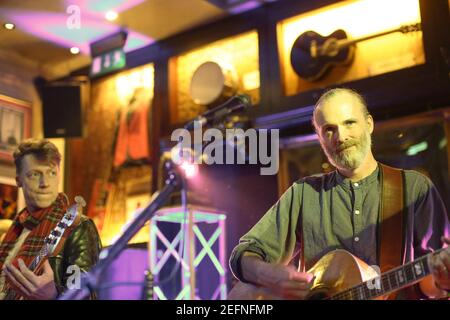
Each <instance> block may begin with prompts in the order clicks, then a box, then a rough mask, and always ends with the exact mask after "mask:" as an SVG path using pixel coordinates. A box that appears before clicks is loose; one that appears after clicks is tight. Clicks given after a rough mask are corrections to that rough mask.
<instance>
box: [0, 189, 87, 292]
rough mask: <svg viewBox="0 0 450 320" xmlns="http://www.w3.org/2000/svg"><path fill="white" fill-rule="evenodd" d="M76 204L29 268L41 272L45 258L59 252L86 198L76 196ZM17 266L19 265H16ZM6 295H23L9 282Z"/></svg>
mask: <svg viewBox="0 0 450 320" xmlns="http://www.w3.org/2000/svg"><path fill="white" fill-rule="evenodd" d="M75 202H76V203H75V204H73V205H72V206H71V207H69V208H68V209H67V211H66V213H65V214H64V216H63V217H62V218H61V221H60V222H59V223H58V224H57V225H56V227H55V228H54V229H53V230H52V231H51V232H50V234H49V235H47V236H46V237H45V239H44V245H43V246H42V248H41V250H40V251H39V253H38V255H37V256H36V257H35V258H34V259H33V261H32V262H31V263H30V265H28V269H30V270H31V271H33V272H34V273H35V274H39V273H40V272H41V270H42V267H43V266H44V262H45V260H47V259H48V257H50V256H52V255H55V254H57V253H58V252H59V251H60V250H61V247H62V245H63V241H61V240H62V239H63V235H65V233H66V232H67V230H68V229H69V227H70V226H72V225H76V224H77V223H78V221H79V219H80V215H79V213H78V212H79V211H81V207H84V206H85V205H86V202H85V201H84V199H83V198H82V197H80V196H76V197H75ZM16 267H17V266H16ZM2 291H3V292H4V293H5V297H4V298H3V300H22V299H23V297H22V296H21V295H20V294H18V293H17V292H16V291H15V290H14V289H13V288H12V287H11V286H10V285H9V284H8V283H7V282H5V284H4V286H3V290H2Z"/></svg>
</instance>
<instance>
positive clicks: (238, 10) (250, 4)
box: [228, 1, 261, 14]
mask: <svg viewBox="0 0 450 320" xmlns="http://www.w3.org/2000/svg"><path fill="white" fill-rule="evenodd" d="M260 5H261V3H260V2H259V1H249V2H244V3H243V4H241V5H238V6H235V7H232V8H230V9H229V10H228V12H230V13H232V14H239V13H242V12H245V11H249V10H252V9H255V8H257V7H259V6H260Z"/></svg>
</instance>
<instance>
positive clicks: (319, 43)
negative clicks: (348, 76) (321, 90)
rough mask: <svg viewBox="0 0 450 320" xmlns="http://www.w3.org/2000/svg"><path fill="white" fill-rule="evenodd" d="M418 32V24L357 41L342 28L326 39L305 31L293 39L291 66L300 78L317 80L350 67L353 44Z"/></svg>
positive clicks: (315, 33)
mask: <svg viewBox="0 0 450 320" xmlns="http://www.w3.org/2000/svg"><path fill="white" fill-rule="evenodd" d="M420 30H421V25H420V23H415V24H411V25H404V26H401V27H399V28H396V29H392V30H388V31H384V32H380V33H377V34H372V35H369V36H365V37H361V38H358V39H348V37H347V33H346V32H345V31H344V30H342V29H339V30H336V31H334V32H333V33H331V34H330V35H329V36H326V37H324V36H321V35H320V34H318V33H317V32H315V31H306V32H305V33H302V34H301V35H300V36H299V37H298V38H297V39H296V40H295V42H294V45H293V46H292V49H291V65H292V67H293V69H294V71H295V72H296V73H297V74H298V75H299V76H300V77H301V78H303V79H305V80H307V81H316V80H319V79H320V78H322V77H323V76H324V75H325V74H326V73H327V71H329V70H330V69H331V68H332V67H333V66H335V65H346V64H349V63H350V62H351V61H352V60H353V57H354V51H355V45H356V43H358V42H361V41H365V40H369V39H373V38H376V37H381V36H384V35H387V34H390V33H395V32H401V33H408V32H414V31H420Z"/></svg>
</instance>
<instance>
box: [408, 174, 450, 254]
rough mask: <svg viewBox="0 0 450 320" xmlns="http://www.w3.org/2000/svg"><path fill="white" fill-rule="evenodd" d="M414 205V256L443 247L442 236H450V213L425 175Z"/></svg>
mask: <svg viewBox="0 0 450 320" xmlns="http://www.w3.org/2000/svg"><path fill="white" fill-rule="evenodd" d="M422 177H423V182H422V183H421V188H420V192H419V194H418V197H417V201H416V203H415V206H414V211H415V214H414V219H415V223H414V258H415V259H417V258H418V257H420V256H422V255H424V254H426V253H428V252H431V251H435V250H437V249H440V248H442V246H443V244H442V241H441V237H442V236H445V237H449V235H450V223H449V218H448V213H447V210H446V208H445V205H444V203H443V201H442V198H441V196H440V195H439V192H438V191H437V189H436V187H435V186H434V185H433V183H432V182H431V180H430V179H428V178H427V177H425V176H422Z"/></svg>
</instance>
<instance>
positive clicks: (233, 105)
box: [184, 94, 252, 130]
mask: <svg viewBox="0 0 450 320" xmlns="http://www.w3.org/2000/svg"><path fill="white" fill-rule="evenodd" d="M251 105H252V101H251V98H250V96H249V95H247V94H239V95H237V96H234V97H231V98H230V99H228V100H227V101H225V102H224V103H222V104H221V105H218V106H217V107H214V108H212V109H211V110H208V111H206V112H204V113H203V114H202V115H200V116H198V117H197V118H195V119H194V120H192V121H190V122H188V124H186V125H185V126H184V128H185V129H187V130H192V129H194V123H195V122H196V121H197V122H200V125H201V126H203V125H205V124H208V123H210V122H214V121H216V120H219V119H221V118H223V117H225V116H227V115H229V114H230V113H234V112H238V111H241V110H243V109H246V108H248V107H249V106H251Z"/></svg>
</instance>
